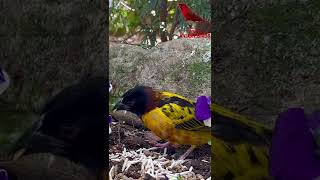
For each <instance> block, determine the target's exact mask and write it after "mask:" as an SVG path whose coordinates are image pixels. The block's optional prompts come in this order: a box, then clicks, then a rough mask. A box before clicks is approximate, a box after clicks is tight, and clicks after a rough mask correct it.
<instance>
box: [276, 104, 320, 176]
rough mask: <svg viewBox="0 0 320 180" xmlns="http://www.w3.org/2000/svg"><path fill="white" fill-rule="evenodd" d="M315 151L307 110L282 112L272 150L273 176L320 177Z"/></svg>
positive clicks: (319, 165) (277, 123)
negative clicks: (306, 114)
mask: <svg viewBox="0 0 320 180" xmlns="http://www.w3.org/2000/svg"><path fill="white" fill-rule="evenodd" d="M317 118H319V116H317ZM318 122H319V120H318ZM315 149H316V143H315V141H314V138H313V136H312V133H311V131H310V128H309V126H308V122H307V118H306V117H305V115H304V110H303V109H302V108H291V109H288V110H287V111H286V112H283V113H281V114H280V115H279V117H278V119H277V121H276V125H275V129H274V133H273V139H272V146H271V149H270V175H271V176H272V177H273V178H274V179H284V180H287V179H288V180H300V179H301V180H302V179H303V180H312V179H314V178H316V177H318V176H320V159H319V158H318V157H317V155H316V154H315Z"/></svg>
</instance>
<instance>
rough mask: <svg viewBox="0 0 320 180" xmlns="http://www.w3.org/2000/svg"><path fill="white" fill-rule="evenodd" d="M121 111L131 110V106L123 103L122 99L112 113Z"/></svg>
mask: <svg viewBox="0 0 320 180" xmlns="http://www.w3.org/2000/svg"><path fill="white" fill-rule="evenodd" d="M119 110H129V106H127V105H125V104H123V103H122V99H120V101H119V102H117V104H116V105H115V106H114V107H113V109H112V111H113V112H115V111H119Z"/></svg>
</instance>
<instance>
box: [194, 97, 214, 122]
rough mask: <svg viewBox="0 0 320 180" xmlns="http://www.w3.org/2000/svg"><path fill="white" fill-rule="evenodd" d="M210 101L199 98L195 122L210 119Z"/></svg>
mask: <svg viewBox="0 0 320 180" xmlns="http://www.w3.org/2000/svg"><path fill="white" fill-rule="evenodd" d="M210 104H211V99H210V97H206V96H199V97H198V99H197V102H196V112H195V116H196V119H197V120H200V121H204V120H207V119H209V118H211V111H210Z"/></svg>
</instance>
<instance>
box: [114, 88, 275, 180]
mask: <svg viewBox="0 0 320 180" xmlns="http://www.w3.org/2000/svg"><path fill="white" fill-rule="evenodd" d="M114 110H115V111H116V110H127V111H130V112H132V113H135V114H137V115H138V116H139V117H140V118H141V119H142V121H143V123H144V124H145V126H146V127H147V128H148V129H150V130H151V131H152V132H153V133H154V134H156V135H157V136H159V137H160V138H162V139H163V140H166V141H168V143H171V144H178V145H191V148H190V149H189V150H188V151H187V152H186V153H185V154H184V155H182V156H181V157H180V159H184V158H186V157H187V156H188V154H190V153H191V152H192V150H193V149H194V148H195V147H197V146H199V145H201V144H206V143H208V141H211V147H212V177H213V178H214V179H219V180H220V179H223V180H232V179H236V180H242V179H243V180H247V179H254V180H259V179H268V148H269V145H270V143H271V142H270V141H271V136H272V131H271V129H270V128H269V127H267V126H264V125H262V124H259V123H256V122H254V121H252V120H250V119H248V118H246V117H244V116H241V115H239V114H236V113H233V112H232V111H230V110H228V109H225V108H223V107H221V106H218V105H216V104H212V105H211V113H212V117H213V118H212V125H211V129H210V127H207V126H205V125H204V123H203V122H202V121H198V120H197V119H196V118H195V103H194V102H193V101H191V100H189V99H187V98H185V97H183V96H180V95H178V94H174V93H170V92H165V91H157V90H155V89H153V88H151V87H147V86H136V87H134V88H133V89H130V90H128V91H127V92H126V93H124V94H123V96H122V97H121V99H120V100H119V102H118V103H117V104H116V105H115V107H114ZM168 143H166V144H165V145H167V144H168Z"/></svg>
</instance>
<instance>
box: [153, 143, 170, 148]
mask: <svg viewBox="0 0 320 180" xmlns="http://www.w3.org/2000/svg"><path fill="white" fill-rule="evenodd" d="M154 146H156V147H159V148H166V147H169V146H170V142H165V143H158V142H157V143H155V144H154Z"/></svg>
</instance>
